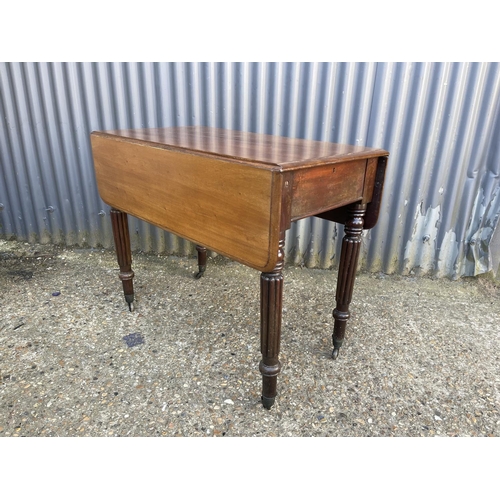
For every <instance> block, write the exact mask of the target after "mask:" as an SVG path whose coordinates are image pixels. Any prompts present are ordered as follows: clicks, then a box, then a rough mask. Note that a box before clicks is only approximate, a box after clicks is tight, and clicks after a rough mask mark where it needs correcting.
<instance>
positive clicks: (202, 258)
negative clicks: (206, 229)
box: [195, 245, 207, 279]
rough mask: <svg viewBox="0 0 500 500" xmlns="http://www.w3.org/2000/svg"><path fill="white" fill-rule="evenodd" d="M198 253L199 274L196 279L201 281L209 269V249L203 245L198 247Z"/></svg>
mask: <svg viewBox="0 0 500 500" xmlns="http://www.w3.org/2000/svg"><path fill="white" fill-rule="evenodd" d="M196 251H197V252H198V272H197V273H196V275H195V278H196V279H200V278H201V277H202V276H203V274H204V273H205V270H206V268H207V249H206V248H205V247H202V246H201V245H196Z"/></svg>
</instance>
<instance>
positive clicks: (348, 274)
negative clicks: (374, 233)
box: [91, 127, 388, 408]
mask: <svg viewBox="0 0 500 500" xmlns="http://www.w3.org/2000/svg"><path fill="white" fill-rule="evenodd" d="M91 142H92V150H93V156H94V165H95V171H96V177H97V183H98V188H99V193H100V195H101V197H102V199H103V200H104V201H105V202H106V203H108V204H109V205H111V206H112V207H114V209H115V211H114V212H113V214H114V215H113V216H112V218H114V220H115V222H113V230H114V234H115V243H116V246H117V252H118V253H119V255H120V256H119V257H118V259H119V262H120V270H121V271H120V273H121V275H120V276H121V279H122V281H123V283H124V289H125V286H127V287H128V286H129V285H128V284H127V285H126V283H130V286H131V284H132V277H133V274H132V277H130V279H129V278H128V276H129V274H127V273H131V268H130V270H127V269H128V268H129V267H130V266H129V260H130V259H129V257H127V255H128V253H129V252H130V250H129V247H130V246H129V247H128V249H127V247H126V246H124V243H123V239H124V238H125V239H126V238H128V233H127V236H125V228H124V223H123V216H122V215H119V214H120V213H124V214H125V213H128V214H131V215H134V216H136V217H138V218H140V219H143V220H145V221H147V222H150V223H152V224H154V225H156V226H158V227H160V228H163V229H165V230H167V231H170V232H172V233H174V234H177V235H178V236H181V237H183V238H186V239H188V240H191V241H193V242H194V243H195V244H196V245H197V247H196V248H197V252H198V266H199V272H198V274H197V275H196V276H197V277H200V276H201V275H202V274H203V272H204V271H205V267H206V248H210V249H211V250H214V251H216V252H217V253H220V254H222V255H225V256H227V257H229V258H231V259H234V260H236V261H238V262H241V263H243V264H246V265H248V266H250V267H253V268H254V269H257V270H259V271H261V351H262V361H261V363H260V370H261V373H262V378H263V394H262V398H263V399H262V401H263V404H264V406H265V407H266V408H270V407H271V406H272V404H273V403H274V400H275V397H276V380H277V376H278V373H279V370H280V363H279V358H278V355H279V345H280V336H281V308H282V295H283V259H284V255H283V254H284V251H283V249H284V239H285V232H286V230H287V229H288V228H289V227H290V225H291V223H292V221H295V220H299V219H301V218H304V217H308V216H311V215H315V216H318V217H322V218H324V219H327V220H332V221H336V222H340V223H342V224H345V226H346V230H345V233H346V236H345V238H344V241H343V247H342V256H341V264H340V269H339V280H338V286H337V307H336V309H335V311H336V312H334V317H335V327H334V335H333V338H334V346H335V349H337V351H336V354H338V348H339V346H340V344H341V343H342V341H343V338H344V334H345V324H346V321H347V318H348V317H349V312H348V311H349V309H348V306H349V302H350V301H351V297H352V288H353V285H354V276H355V271H356V265H357V256H358V254H359V245H360V241H361V240H360V235H361V231H362V230H363V228H365V229H366V228H369V227H373V225H374V224H375V223H376V221H377V218H378V215H379V211H380V200H381V197H382V188H383V181H384V175H385V167H386V162H387V155H388V153H387V152H386V151H384V150H381V149H374V148H365V147H362V146H351V145H344V144H333V143H328V142H319V141H309V140H302V139H290V138H286V137H278V136H272V135H264V134H254V133H250V132H240V131H231V130H224V129H215V128H208V127H171V128H161V129H138V130H114V131H106V132H93V133H92V135H91ZM346 207H348V208H346ZM118 221H121V222H120V223H119V222H118ZM363 221H364V225H363ZM120 224H121V225H120ZM115 226H116V228H115ZM127 231H128V229H127ZM122 264H123V266H122ZM122 267H123V270H122ZM127 290H128V291H130V289H127ZM126 294H127V293H126ZM129 295H130V294H129ZM130 303H131V302H130Z"/></svg>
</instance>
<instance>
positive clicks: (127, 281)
mask: <svg viewBox="0 0 500 500" xmlns="http://www.w3.org/2000/svg"><path fill="white" fill-rule="evenodd" d="M110 214H111V224H112V226H113V237H114V240H115V249H116V257H117V260H118V265H119V266H120V273H119V274H118V276H119V278H120V279H121V281H122V285H123V293H124V294H125V301H126V302H127V304H128V308H129V310H130V311H132V302H133V301H134V284H133V278H134V272H133V271H132V252H131V251H130V235H129V232H128V218H127V214H126V213H125V212H121V211H120V210H117V209H116V208H112V209H111V212H110Z"/></svg>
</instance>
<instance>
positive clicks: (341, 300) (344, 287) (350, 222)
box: [332, 203, 366, 359]
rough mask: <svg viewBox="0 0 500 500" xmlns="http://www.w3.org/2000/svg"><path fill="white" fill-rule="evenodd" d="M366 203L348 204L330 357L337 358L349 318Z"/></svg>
mask: <svg viewBox="0 0 500 500" xmlns="http://www.w3.org/2000/svg"><path fill="white" fill-rule="evenodd" d="M365 212H366V205H364V204H361V203H356V204H354V205H351V206H349V208H348V210H347V219H346V222H345V228H344V232H345V235H344V239H343V240H342V253H341V254H340V266H339V275H338V279H337V294H336V301H337V307H336V308H335V309H334V310H333V317H334V319H335V324H334V327H333V335H332V339H333V352H332V358H333V359H337V357H338V355H339V349H340V347H341V346H342V342H343V341H344V335H345V327H346V323H347V320H348V319H349V316H350V314H349V304H350V302H351V299H352V291H353V288H354V279H355V277H356V268H357V265H358V257H359V249H360V246H361V233H362V232H363V223H364V219H363V217H364V215H365Z"/></svg>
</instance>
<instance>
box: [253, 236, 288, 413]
mask: <svg viewBox="0 0 500 500" xmlns="http://www.w3.org/2000/svg"><path fill="white" fill-rule="evenodd" d="M284 248H285V234H284V233H282V234H281V239H280V244H279V249H278V263H277V264H276V267H275V268H274V269H273V270H272V271H271V272H270V273H262V274H261V277H260V310H261V314H260V351H261V353H262V360H261V362H260V364H259V370H260V372H261V373H262V404H263V405H264V407H265V408H267V409H270V408H271V406H272V405H273V404H274V400H275V398H276V385H277V378H278V374H279V372H280V370H281V363H280V361H279V358H278V355H279V352H280V341H281V311H282V307H283V265H284V258H285V254H284Z"/></svg>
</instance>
